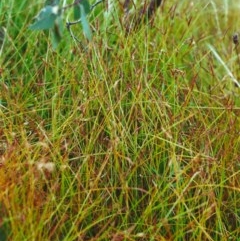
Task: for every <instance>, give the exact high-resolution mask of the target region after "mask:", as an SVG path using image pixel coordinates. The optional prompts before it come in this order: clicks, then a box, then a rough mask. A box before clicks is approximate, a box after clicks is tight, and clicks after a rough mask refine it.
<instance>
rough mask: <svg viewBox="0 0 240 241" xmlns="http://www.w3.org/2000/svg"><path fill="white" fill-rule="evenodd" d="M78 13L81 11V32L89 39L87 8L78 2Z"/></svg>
mask: <svg viewBox="0 0 240 241" xmlns="http://www.w3.org/2000/svg"><path fill="white" fill-rule="evenodd" d="M86 11H87V12H86ZM80 13H81V24H82V27H83V33H84V34H85V36H86V38H87V39H88V40H91V39H92V31H91V28H90V26H89V22H88V20H87V13H88V8H86V7H85V5H83V4H80Z"/></svg>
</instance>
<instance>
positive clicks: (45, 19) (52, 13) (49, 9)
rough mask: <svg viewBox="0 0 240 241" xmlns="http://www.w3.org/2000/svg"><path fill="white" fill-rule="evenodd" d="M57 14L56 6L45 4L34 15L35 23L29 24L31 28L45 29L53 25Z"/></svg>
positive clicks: (57, 8)
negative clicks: (35, 15) (36, 14)
mask: <svg viewBox="0 0 240 241" xmlns="http://www.w3.org/2000/svg"><path fill="white" fill-rule="evenodd" d="M58 15H59V7H58V6H49V5H48V6H46V7H45V8H43V9H42V10H41V11H40V13H39V14H38V16H37V17H36V20H35V23H33V24H32V25H30V27H29V28H30V29H31V30H45V29H50V28H52V27H53V26H54V22H55V20H56V18H57V16H58Z"/></svg>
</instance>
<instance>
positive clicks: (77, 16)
mask: <svg viewBox="0 0 240 241" xmlns="http://www.w3.org/2000/svg"><path fill="white" fill-rule="evenodd" d="M71 7H73V16H74V20H77V21H76V22H74V23H70V24H69V25H68V26H69V28H70V26H71V25H73V24H76V23H80V22H81V25H82V28H83V34H84V35H85V37H86V38H87V39H88V40H91V39H92V31H91V28H90V25H89V22H88V19H87V15H88V14H89V13H90V9H91V8H90V4H89V1H88V0H79V1H74V3H73V4H72V5H69V6H64V9H65V10H66V9H68V8H71ZM63 14H64V11H63V8H61V7H60V1H59V0H47V1H46V2H45V6H44V8H42V9H41V10H40V12H39V14H38V15H37V17H36V18H35V22H34V23H33V24H32V25H30V27H29V28H30V29H31V30H50V33H51V36H52V38H51V40H52V46H53V48H54V49H55V48H57V46H58V44H59V43H60V41H61V39H62V33H63Z"/></svg>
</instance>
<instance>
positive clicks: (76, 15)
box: [73, 3, 81, 20]
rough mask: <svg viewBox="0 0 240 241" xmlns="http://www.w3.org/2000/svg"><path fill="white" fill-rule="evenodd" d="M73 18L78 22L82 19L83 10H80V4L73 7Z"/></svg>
mask: <svg viewBox="0 0 240 241" xmlns="http://www.w3.org/2000/svg"><path fill="white" fill-rule="evenodd" d="M73 18H74V20H78V19H80V18H81V8H80V4H79V3H78V4H76V5H74V7H73Z"/></svg>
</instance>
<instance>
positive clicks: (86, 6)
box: [80, 0, 91, 15]
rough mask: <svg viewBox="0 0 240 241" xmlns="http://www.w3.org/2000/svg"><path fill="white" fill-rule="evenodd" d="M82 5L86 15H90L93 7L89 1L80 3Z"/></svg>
mask: <svg viewBox="0 0 240 241" xmlns="http://www.w3.org/2000/svg"><path fill="white" fill-rule="evenodd" d="M80 5H82V6H83V7H84V11H85V14H86V15H87V14H89V13H90V11H91V6H90V3H89V1H88V0H82V1H80Z"/></svg>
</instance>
